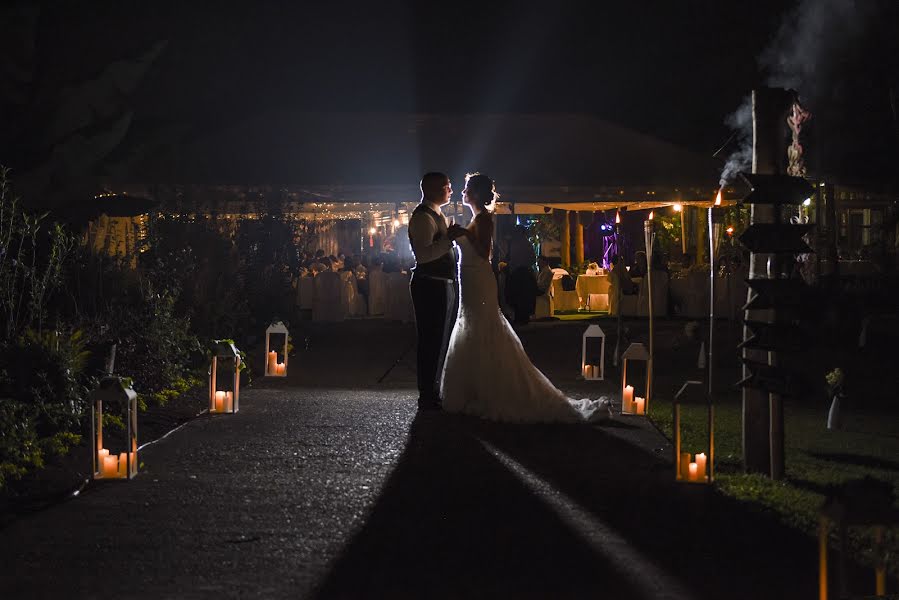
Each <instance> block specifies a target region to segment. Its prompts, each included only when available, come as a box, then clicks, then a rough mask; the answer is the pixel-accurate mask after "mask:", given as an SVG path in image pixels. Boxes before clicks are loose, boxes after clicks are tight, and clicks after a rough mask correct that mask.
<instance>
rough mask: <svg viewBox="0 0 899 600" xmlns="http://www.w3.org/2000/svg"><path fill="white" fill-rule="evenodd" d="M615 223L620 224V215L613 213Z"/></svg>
mask: <svg viewBox="0 0 899 600" xmlns="http://www.w3.org/2000/svg"><path fill="white" fill-rule="evenodd" d="M615 223H621V213H620V212H616V213H615Z"/></svg>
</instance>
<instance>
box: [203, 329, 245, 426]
mask: <svg viewBox="0 0 899 600" xmlns="http://www.w3.org/2000/svg"><path fill="white" fill-rule="evenodd" d="M239 404H240V351H238V349H237V348H236V347H235V346H234V344H232V343H231V342H230V341H226V340H216V341H215V345H214V346H213V348H212V363H211V364H210V365H209V412H210V413H213V414H221V413H232V414H233V413H236V412H237V410H238V407H239Z"/></svg>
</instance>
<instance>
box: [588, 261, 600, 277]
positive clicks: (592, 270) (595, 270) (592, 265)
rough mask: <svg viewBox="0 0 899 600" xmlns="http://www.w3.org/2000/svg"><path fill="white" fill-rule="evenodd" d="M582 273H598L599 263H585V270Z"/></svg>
mask: <svg viewBox="0 0 899 600" xmlns="http://www.w3.org/2000/svg"><path fill="white" fill-rule="evenodd" d="M584 275H599V265H598V264H596V263H595V262H591V263H590V264H589V265H587V270H586V271H585V272H584Z"/></svg>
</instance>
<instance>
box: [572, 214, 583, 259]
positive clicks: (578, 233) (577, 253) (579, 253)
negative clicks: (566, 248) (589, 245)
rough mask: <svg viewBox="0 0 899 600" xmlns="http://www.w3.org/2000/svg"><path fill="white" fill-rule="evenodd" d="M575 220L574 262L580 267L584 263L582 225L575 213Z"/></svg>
mask: <svg viewBox="0 0 899 600" xmlns="http://www.w3.org/2000/svg"><path fill="white" fill-rule="evenodd" d="M575 215H576V218H577V222H576V225H575V226H574V264H575V265H577V266H578V267H580V266H581V265H582V264H584V226H583V225H581V219H580V215H578V214H577V213H575Z"/></svg>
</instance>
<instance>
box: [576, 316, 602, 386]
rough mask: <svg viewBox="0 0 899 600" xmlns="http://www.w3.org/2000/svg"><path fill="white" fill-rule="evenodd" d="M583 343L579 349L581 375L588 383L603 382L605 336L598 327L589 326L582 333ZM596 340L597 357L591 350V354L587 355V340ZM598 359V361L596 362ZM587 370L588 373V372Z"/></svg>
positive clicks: (593, 349) (594, 350) (594, 351)
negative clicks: (597, 341)
mask: <svg viewBox="0 0 899 600" xmlns="http://www.w3.org/2000/svg"><path fill="white" fill-rule="evenodd" d="M582 339H583V343H582V347H581V375H582V376H583V378H584V379H586V380H588V381H603V380H604V379H605V363H606V334H605V332H603V330H602V328H601V327H600V326H599V325H590V326H589V327H587V329H586V330H585V331H584V335H583V338H582ZM588 339H598V340H600V343H599V344H600V345H599V356H598V357H597V356H596V349H595V348H591V353H590V355H589V357H588V355H587V340H588ZM597 359H598V360H597ZM588 368H589V372H588Z"/></svg>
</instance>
